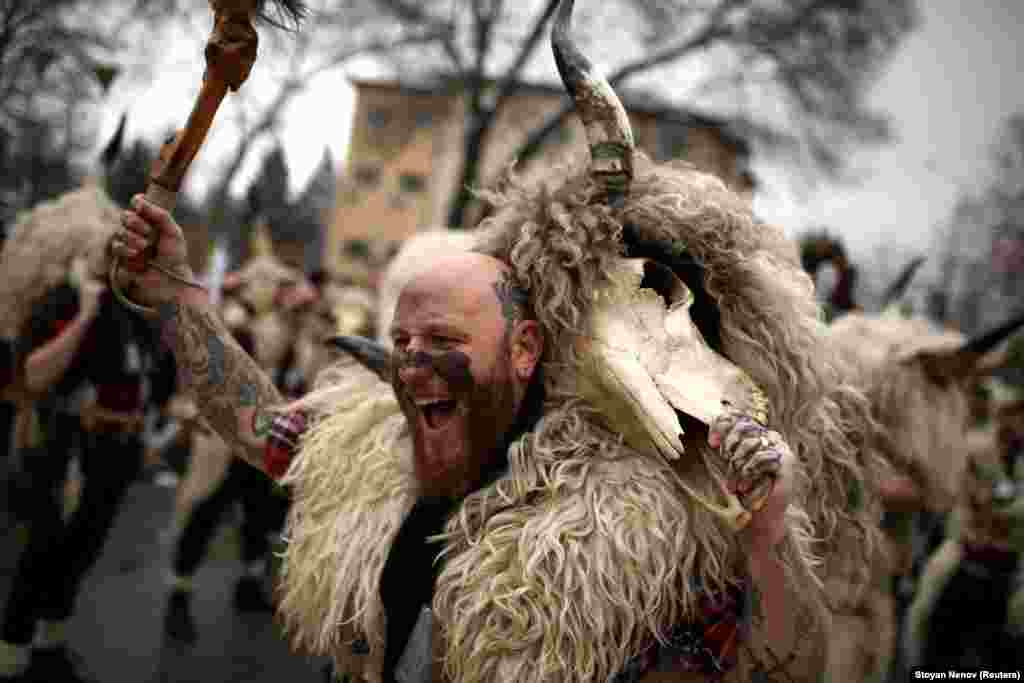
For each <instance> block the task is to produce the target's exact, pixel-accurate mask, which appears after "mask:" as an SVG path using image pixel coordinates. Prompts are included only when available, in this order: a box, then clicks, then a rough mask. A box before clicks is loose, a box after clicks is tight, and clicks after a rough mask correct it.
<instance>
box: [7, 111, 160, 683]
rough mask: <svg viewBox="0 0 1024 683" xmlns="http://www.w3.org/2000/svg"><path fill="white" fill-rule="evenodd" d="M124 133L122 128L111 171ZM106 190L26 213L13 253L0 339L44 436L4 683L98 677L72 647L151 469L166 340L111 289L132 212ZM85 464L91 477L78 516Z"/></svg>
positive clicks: (30, 472) (92, 183)
mask: <svg viewBox="0 0 1024 683" xmlns="http://www.w3.org/2000/svg"><path fill="white" fill-rule="evenodd" d="M124 126H125V120H124V118H122V119H121V123H120V126H119V127H118V131H117V133H116V134H115V136H114V139H113V140H112V141H111V143H110V144H109V145H108V146H107V148H106V149H105V151H104V153H103V157H102V159H103V166H104V169H106V168H107V167H109V166H110V164H111V163H112V162H113V161H114V159H116V157H117V152H118V150H119V148H120V146H121V140H122V138H123V135H124ZM100 181H101V177H100V176H99V175H94V176H90V177H89V178H88V179H87V180H86V181H85V183H84V185H83V187H81V188H80V189H78V190H75V191H73V192H70V193H68V194H65V195H63V196H61V197H59V198H57V199H55V200H53V201H49V202H45V203H43V204H41V205H39V206H37V207H36V208H34V209H33V210H31V211H28V212H26V213H24V214H22V215H21V216H19V218H18V221H17V223H16V224H15V226H14V229H13V231H12V234H11V236H10V238H9V239H8V240H7V241H6V242H5V243H4V248H3V253H2V255H0V291H3V292H4V296H5V298H6V299H7V304H6V305H4V306H3V307H0V308H2V310H3V313H2V314H0V336H2V337H6V338H14V339H16V345H15V348H16V350H17V353H16V363H15V377H14V384H15V388H16V390H17V391H18V392H21V393H22V394H23V395H24V396H26V397H28V398H29V399H30V400H31V401H32V403H33V404H34V405H33V409H34V410H35V412H36V419H37V420H38V425H39V438H40V442H39V443H37V444H34V445H33V448H31V450H30V451H27V452H26V453H25V459H24V463H23V466H24V469H25V473H26V475H27V477H28V481H29V487H30V496H29V498H28V500H29V502H30V506H29V508H28V509H27V510H26V511H25V513H26V516H27V522H28V525H29V526H28V528H29V540H28V543H27V545H26V547H25V548H24V549H23V551H22V554H21V557H20V559H19V562H18V565H17V568H16V570H15V575H14V579H13V582H12V585H11V590H10V594H9V595H10V597H9V598H8V602H7V605H6V608H5V610H4V620H3V625H2V632H0V638H2V642H0V680H15V681H16V680H25V679H26V677H29V676H31V677H32V680H53V681H58V680H59V681H79V680H86V679H85V678H84V677H83V675H82V674H81V673H79V672H78V667H77V664H76V662H75V658H74V657H72V656H71V655H70V653H69V650H68V648H67V646H66V642H65V641H66V636H67V628H68V622H69V620H70V619H71V616H72V614H73V609H74V605H75V599H76V597H77V595H78V590H79V588H80V586H81V584H82V580H83V579H84V577H85V575H86V574H87V573H88V571H89V570H90V568H91V567H92V566H93V565H94V564H95V562H96V560H97V559H98V557H99V555H100V552H101V550H102V548H103V545H104V542H105V541H106V538H107V535H108V533H109V531H110V529H111V527H112V526H113V522H114V518H115V515H116V513H117V511H118V508H119V506H120V503H121V501H122V499H123V498H124V494H125V492H126V491H127V489H128V486H129V485H130V484H131V483H132V482H133V481H134V480H135V479H136V477H137V476H138V474H139V472H140V469H141V460H142V431H143V418H144V411H145V398H146V397H145V383H146V377H145V376H146V373H147V371H148V367H149V365H150V363H151V360H152V357H153V355H154V353H155V349H156V343H155V338H154V337H153V331H152V329H151V326H150V325H149V324H148V322H147V321H145V320H143V319H141V318H139V317H138V316H136V315H134V314H133V313H131V312H129V311H127V310H126V309H125V308H124V307H122V306H121V305H120V304H118V303H117V302H116V301H115V300H114V298H113V296H112V295H111V293H110V292H109V291H108V289H107V288H106V286H105V284H104V282H105V263H106V257H107V253H106V252H107V248H108V244H109V241H110V237H111V235H113V234H114V232H115V231H116V230H117V229H118V227H119V226H120V211H119V209H118V207H117V206H116V205H115V204H114V203H113V202H112V201H111V199H110V198H109V197H108V196H107V194H106V193H105V192H104V190H103V189H102V188H101V187H100ZM75 455H77V462H78V469H79V471H80V472H81V475H82V477H83V480H84V481H83V483H82V485H81V489H80V491H79V492H78V495H77V498H78V500H77V503H76V504H73V505H71V506H70V507H71V508H73V509H70V510H67V509H66V507H68V506H66V504H65V482H66V478H67V473H68V467H69V462H70V461H71V459H72V457H73V456H75ZM68 513H69V514H70V516H69V517H68V518H67V519H65V516H66V514H68Z"/></svg>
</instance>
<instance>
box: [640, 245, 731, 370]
mask: <svg viewBox="0 0 1024 683" xmlns="http://www.w3.org/2000/svg"><path fill="white" fill-rule="evenodd" d="M676 261H677V262H676V263H673V264H672V267H670V266H668V265H666V264H665V263H663V262H661V261H660V260H656V259H654V258H651V257H647V260H646V261H644V275H643V278H642V279H641V280H640V286H641V287H644V288H646V289H651V290H654V291H655V292H656V293H657V294H658V295H660V296H661V298H662V299H664V300H665V305H666V306H671V305H672V304H674V303H677V302H680V301H683V300H687V299H688V300H689V301H691V302H692V303H691V304H690V307H689V308H690V319H691V320H692V321H693V324H694V325H695V326H696V327H697V330H698V331H700V334H701V336H702V337H704V341H705V342H707V344H708V346H710V347H711V348H712V349H713V350H714V351H715V352H716V353H718V354H719V355H721V356H723V357H725V358H728V357H727V356H726V355H725V353H724V352H723V351H722V337H721V333H720V327H719V325H720V320H721V318H720V313H719V311H718V306H716V305H715V302H714V300H713V299H712V298H711V296H710V295H709V294H708V293H707V290H705V289H704V269H703V268H702V267H701V266H699V265H697V263H696V262H695V261H693V260H692V259H690V258H687V259H685V260H683V259H676Z"/></svg>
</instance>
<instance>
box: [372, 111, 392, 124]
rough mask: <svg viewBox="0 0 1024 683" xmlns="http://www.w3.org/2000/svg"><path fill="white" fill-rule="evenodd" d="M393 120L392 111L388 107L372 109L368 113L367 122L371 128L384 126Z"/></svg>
mask: <svg viewBox="0 0 1024 683" xmlns="http://www.w3.org/2000/svg"><path fill="white" fill-rule="evenodd" d="M390 122H391V112H389V111H388V110H387V109H371V110H370V111H369V112H367V114H366V123H367V124H369V126H370V128H384V127H385V126H387V125H388V123H390Z"/></svg>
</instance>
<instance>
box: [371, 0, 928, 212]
mask: <svg viewBox="0 0 1024 683" xmlns="http://www.w3.org/2000/svg"><path fill="white" fill-rule="evenodd" d="M353 4H360V5H362V6H366V5H373V6H376V7H378V8H380V10H381V11H383V12H385V13H387V14H389V15H390V16H392V17H394V19H395V20H396V21H399V22H403V23H405V24H407V25H411V26H417V27H419V28H420V29H421V30H422V29H424V28H426V27H432V28H435V29H438V30H439V35H441V36H442V40H440V41H438V42H436V43H435V44H434V45H433V47H434V52H433V53H432V54H433V55H434V60H433V61H431V60H430V59H429V55H428V54H425V53H424V52H423V51H419V52H417V54H416V55H415V58H414V59H413V60H411V59H409V58H408V56H406V59H405V60H404V61H402V62H401V63H402V68H403V71H406V70H408V69H409V68H410V66H412V67H417V66H418V67H419V69H420V70H428V69H434V70H436V71H437V72H440V73H443V74H445V75H446V76H447V77H449V78H451V79H454V80H456V81H458V82H460V83H461V84H462V88H463V90H464V94H465V99H466V103H467V107H466V117H467V120H466V129H465V130H466V132H465V139H464V150H465V153H464V157H463V163H462V172H461V176H460V182H459V183H458V185H457V187H458V188H460V189H459V190H458V195H457V196H456V197H455V198H454V199H453V201H452V202H451V204H450V211H449V217H448V223H449V225H453V226H458V225H462V224H463V222H464V218H465V215H466V208H467V207H468V205H469V202H470V201H471V194H470V192H469V188H470V187H472V186H474V185H478V184H480V183H482V182H488V181H489V180H491V179H488V178H481V177H480V171H481V165H480V159H481V158H482V156H483V150H484V149H485V148H486V146H487V144H488V141H489V139H490V136H491V135H493V134H494V131H493V128H494V125H493V124H494V122H495V121H496V120H497V118H498V114H499V112H500V110H501V108H502V106H503V105H504V104H505V103H506V102H507V100H508V97H509V96H510V95H512V94H514V93H515V91H516V89H517V88H518V87H519V86H520V84H521V78H522V76H523V73H524V70H525V69H526V68H527V67H528V66H529V65H530V64H531V62H533V61H534V60H535V58H537V57H538V47H539V46H541V45H543V44H544V42H545V41H544V39H545V37H546V31H547V30H548V25H549V23H550V22H549V19H550V18H551V15H552V14H553V13H554V10H555V8H556V7H557V0H532V1H530V2H516V3H512V2H504V1H503V0H422V1H421V0H416V1H413V0H363V1H362V2H361V3H359V2H356V3H353ZM578 5H579V7H578V8H577V12H576V14H577V16H576V19H575V22H574V23H575V27H574V31H575V32H576V33H577V34H578V35H579V36H580V38H581V40H582V41H583V43H584V45H585V46H586V47H587V49H588V51H590V52H591V54H593V55H594V56H595V58H596V61H599V62H604V63H608V64H612V65H613V66H612V67H611V68H610V70H609V71H608V78H609V81H610V82H611V84H612V85H613V86H621V85H623V84H625V83H626V82H627V81H629V80H631V79H638V78H639V77H641V76H655V75H656V76H658V77H659V78H660V79H661V80H662V81H665V80H669V81H670V82H677V83H679V90H677V91H675V92H671V93H666V94H667V95H668V96H669V97H670V99H671V100H673V101H674V102H676V103H678V104H679V105H680V106H688V107H690V108H695V105H697V104H705V105H709V106H710V107H712V108H715V109H717V110H718V111H715V112H713V113H715V114H716V115H719V116H721V117H723V118H726V120H729V121H730V122H731V123H732V124H734V125H735V126H736V127H737V128H738V129H741V130H743V131H744V132H745V134H746V135H747V136H748V137H749V138H751V139H752V140H753V141H755V142H759V143H762V144H763V145H764V146H766V147H769V148H772V149H775V150H779V151H786V152H789V153H793V154H794V155H796V156H797V157H798V158H799V159H800V160H801V161H803V162H805V165H808V164H809V165H810V166H812V167H813V168H814V169H815V170H817V171H824V172H825V173H827V174H830V175H832V176H833V177H837V176H839V175H840V173H841V171H842V170H843V161H844V158H845V153H846V151H847V147H848V145H849V144H850V143H864V142H880V141H884V140H885V139H887V138H888V135H889V128H888V125H887V120H886V118H885V117H884V116H882V115H880V114H878V113H876V112H873V111H871V110H870V109H868V107H867V105H866V104H865V102H864V100H863V94H864V91H865V88H866V86H867V85H869V84H870V83H871V81H872V79H873V78H875V77H876V76H877V74H878V73H879V71H880V69H881V67H882V66H883V65H884V64H885V63H886V61H887V60H888V59H889V57H890V56H891V55H892V53H893V51H894V50H895V49H896V48H897V47H898V45H899V44H900V41H901V40H902V39H903V38H904V37H905V36H906V35H907V33H908V32H909V31H910V30H911V29H912V28H913V26H914V23H915V19H916V12H915V5H914V3H913V0H895V1H892V2H876V1H873V0H710V1H708V2H693V1H691V0H686V1H683V0H642V1H641V0H634V1H629V0H618V1H616V2H605V3H600V4H598V3H578ZM630 33H632V35H629V34H630ZM613 36H614V38H613ZM624 53H625V54H624ZM545 58H546V53H545ZM398 59H401V56H398ZM709 66H710V68H708V67H709ZM548 71H551V70H550V69H548ZM694 73H706V74H707V75H706V76H703V77H701V78H697V79H694V78H691V76H692V75H693V74H694ZM662 88H664V86H662ZM571 112H572V105H571V103H570V102H569V101H568V99H567V100H566V103H565V105H564V106H563V108H562V109H561V110H560V111H558V112H557V113H555V114H553V115H552V116H550V117H549V119H548V120H547V121H546V122H545V124H544V125H542V126H541V127H539V128H538V129H537V130H535V131H534V132H533V133H532V134H530V135H529V136H528V137H527V139H526V141H525V142H524V143H523V145H522V146H521V147H520V148H519V149H518V151H517V152H516V154H515V157H516V158H517V159H518V160H520V161H527V160H529V159H530V158H532V157H533V156H534V155H535V154H536V153H537V151H538V150H539V148H540V147H541V146H542V144H543V143H544V141H545V140H546V139H548V137H549V136H550V135H552V134H553V133H554V132H555V131H557V130H558V129H559V127H560V126H561V125H562V124H563V123H564V120H565V119H566V117H567V116H569V115H570V114H571Z"/></svg>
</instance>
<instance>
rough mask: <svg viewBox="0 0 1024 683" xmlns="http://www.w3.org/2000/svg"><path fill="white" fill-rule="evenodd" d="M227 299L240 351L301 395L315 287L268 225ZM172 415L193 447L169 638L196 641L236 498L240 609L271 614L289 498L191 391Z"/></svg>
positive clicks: (178, 514) (179, 512) (227, 289)
mask: <svg viewBox="0 0 1024 683" xmlns="http://www.w3.org/2000/svg"><path fill="white" fill-rule="evenodd" d="M219 296H220V310H221V315H222V316H223V319H224V322H225V324H226V326H227V327H228V329H229V330H230V331H231V333H232V334H233V335H234V338H235V340H236V341H237V342H238V343H239V345H240V346H241V347H242V349H244V350H245V351H246V352H247V353H248V354H249V355H250V356H252V357H253V358H254V359H255V360H256V362H257V363H258V364H259V366H260V367H261V368H262V369H263V370H265V371H266V372H267V373H269V374H270V375H271V376H272V377H273V378H274V382H275V384H276V385H277V387H278V389H279V390H280V391H281V392H282V394H284V395H285V396H288V397H291V398H297V397H298V396H300V395H301V394H302V393H304V391H305V389H304V386H303V384H302V377H301V375H300V374H298V369H299V364H298V355H297V341H298V339H297V336H298V335H297V330H298V323H299V321H300V320H301V319H302V318H303V317H304V316H305V315H306V311H305V309H308V308H310V307H311V305H312V301H313V300H314V299H315V292H314V291H313V289H312V286H311V285H310V283H309V282H308V281H307V280H306V279H305V277H304V276H303V275H302V273H300V272H298V271H296V270H294V269H292V268H289V267H287V266H285V265H284V264H283V263H282V262H281V261H280V260H279V259H278V258H277V257H276V256H275V255H274V253H273V244H272V242H271V240H270V237H269V234H268V231H267V228H266V225H265V224H263V223H257V225H256V226H255V228H254V231H253V239H252V241H251V245H250V258H249V260H248V261H247V262H246V263H245V264H244V265H243V266H242V268H240V269H239V270H237V271H234V272H230V273H227V274H226V275H225V276H224V278H223V283H222V284H221V288H220V292H219ZM181 389H187V388H186V387H181ZM174 412H175V415H176V416H177V417H179V418H180V419H181V420H182V422H183V423H184V424H187V425H188V428H189V439H190V446H191V449H190V450H191V453H190V458H189V463H190V464H189V468H188V471H187V474H186V477H185V479H184V481H183V482H182V485H181V487H180V488H179V491H178V496H177V500H176V509H175V519H174V529H176V530H180V533H177V532H176V533H175V534H174V538H175V541H176V543H175V549H174V554H173V560H172V567H171V576H170V583H171V589H172V590H171V594H170V596H169V598H168V602H167V610H166V613H165V617H164V628H165V632H166V633H167V635H168V636H170V637H171V638H174V639H176V640H178V641H181V642H185V643H189V644H191V643H194V642H195V641H196V639H197V638H198V631H197V629H196V626H195V621H194V619H193V617H192V611H191V597H192V592H193V589H194V576H195V573H196V571H197V570H198V569H199V566H200V564H201V563H202V561H203V558H204V556H205V555H206V552H207V550H208V548H209V545H210V542H211V541H212V540H213V539H214V537H215V535H216V533H217V530H218V528H219V525H220V522H221V521H222V519H223V517H224V515H225V513H226V512H227V511H228V510H229V509H232V508H233V506H234V505H235V504H236V503H241V508H242V515H243V517H242V524H241V528H240V530H241V541H242V542H241V560H242V564H243V573H242V576H241V577H240V578H239V579H238V582H237V583H236V584H235V589H234V606H235V608H236V609H238V610H240V611H264V612H270V611H273V606H272V604H271V602H270V600H269V599H268V597H267V593H266V591H267V588H266V585H265V584H266V582H267V579H268V578H269V564H268V560H269V553H270V549H271V544H270V535H271V534H273V533H276V532H278V531H280V529H281V527H282V525H283V523H284V516H285V514H286V511H287V497H286V494H285V492H284V491H281V490H277V489H276V487H275V486H274V484H273V483H272V482H271V481H269V480H268V479H267V478H266V477H265V476H263V475H262V474H260V473H259V472H258V471H257V470H255V469H253V468H252V467H250V466H248V465H246V464H245V463H244V462H242V461H241V460H238V459H236V458H232V454H231V451H230V449H229V448H228V446H227V445H226V444H225V443H224V441H223V440H222V439H221V438H220V437H219V436H217V434H216V433H215V432H214V431H213V430H212V429H210V428H209V427H208V426H207V425H206V424H205V423H204V421H203V420H202V418H201V416H200V415H199V414H198V410H197V408H196V406H195V404H194V402H193V401H192V399H191V397H189V396H188V394H187V390H185V391H182V392H179V395H178V396H177V397H176V398H175V408H174Z"/></svg>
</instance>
